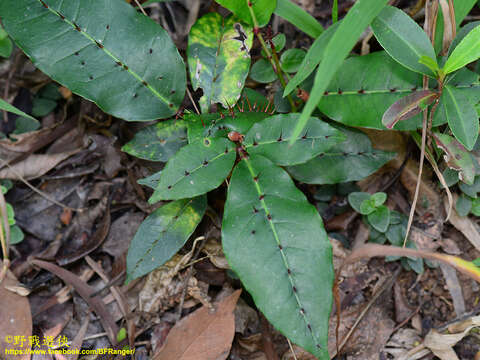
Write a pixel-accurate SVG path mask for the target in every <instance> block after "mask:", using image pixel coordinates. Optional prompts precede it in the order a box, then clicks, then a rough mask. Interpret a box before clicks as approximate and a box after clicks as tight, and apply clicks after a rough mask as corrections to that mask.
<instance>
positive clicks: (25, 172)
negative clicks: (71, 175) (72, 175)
mask: <svg viewBox="0 0 480 360" xmlns="http://www.w3.org/2000/svg"><path fill="white" fill-rule="evenodd" d="M79 151H80V149H76V150H72V151H67V152H63V153H59V154H49V155H36V154H31V155H29V156H28V157H27V158H26V159H25V160H23V161H20V162H18V163H16V164H14V165H12V166H11V167H7V168H4V169H2V170H0V179H11V180H21V178H24V179H27V180H31V179H35V178H37V177H39V176H42V175H43V174H46V173H47V172H49V171H50V170H51V169H53V168H54V167H55V166H57V165H58V164H59V163H61V162H62V161H63V160H65V159H67V158H69V157H70V156H72V155H74V154H76V153H77V152H79Z"/></svg>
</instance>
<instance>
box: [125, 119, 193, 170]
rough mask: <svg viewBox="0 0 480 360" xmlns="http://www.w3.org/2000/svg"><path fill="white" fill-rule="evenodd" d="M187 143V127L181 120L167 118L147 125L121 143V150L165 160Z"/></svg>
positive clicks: (142, 157) (139, 156) (151, 159)
mask: <svg viewBox="0 0 480 360" xmlns="http://www.w3.org/2000/svg"><path fill="white" fill-rule="evenodd" d="M186 144H187V127H186V125H185V122H184V121H183V120H167V121H162V122H159V123H156V124H153V125H149V126H147V127H145V128H143V129H141V130H140V131H139V132H137V133H136V134H135V137H134V138H133V139H132V140H131V141H129V142H128V143H127V144H125V145H123V147H122V151H125V152H126V153H128V154H130V155H132V156H135V157H138V158H141V159H145V160H150V161H163V162H167V161H168V159H170V158H171V157H172V156H173V155H175V153H176V152H177V151H178V150H179V149H180V148H181V147H182V146H184V145H186Z"/></svg>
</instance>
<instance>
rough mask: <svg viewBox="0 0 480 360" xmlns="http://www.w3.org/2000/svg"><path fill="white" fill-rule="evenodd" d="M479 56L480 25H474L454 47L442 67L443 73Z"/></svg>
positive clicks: (462, 65) (456, 68)
mask: <svg viewBox="0 0 480 360" xmlns="http://www.w3.org/2000/svg"><path fill="white" fill-rule="evenodd" d="M478 58H480V25H478V26H476V27H475V28H473V29H472V30H470V32H469V33H468V34H467V35H466V36H465V37H464V38H463V39H462V40H461V41H460V43H459V44H458V45H457V46H456V47H455V49H454V50H453V51H452V53H451V54H450V56H449V57H448V59H447V62H446V63H445V66H444V67H443V71H444V72H445V74H448V73H451V72H452V71H455V70H458V69H460V68H461V67H464V66H465V65H467V64H469V63H471V62H472V61H475V60H477V59H478Z"/></svg>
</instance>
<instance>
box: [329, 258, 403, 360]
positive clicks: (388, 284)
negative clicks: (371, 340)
mask: <svg viewBox="0 0 480 360" xmlns="http://www.w3.org/2000/svg"><path fill="white" fill-rule="evenodd" d="M401 269H402V268H401V267H398V268H397V270H395V272H394V273H393V276H391V277H390V278H388V279H387V280H385V282H384V283H383V284H382V286H381V287H380V289H379V290H378V291H377V293H376V294H375V295H374V296H373V297H372V298H371V299H370V301H369V302H368V304H367V305H366V306H365V307H364V308H363V310H362V311H361V313H360V315H358V317H357V319H356V320H355V323H354V324H353V325H352V327H351V328H350V330H349V331H348V333H347V335H345V337H344V338H343V340H342V342H341V343H340V345H339V346H338V351H336V352H335V353H334V354H333V355H332V357H331V358H333V357H335V356H336V355H337V354H338V353H340V351H341V350H342V348H343V347H344V346H345V344H346V343H347V341H348V339H350V336H352V334H353V332H354V331H355V330H356V328H357V326H358V324H360V321H362V319H363V317H364V316H365V315H366V314H367V312H368V310H369V309H370V308H371V307H372V305H373V304H374V303H375V301H376V300H377V299H378V298H379V297H380V295H381V294H383V292H384V291H386V290H387V289H389V288H390V287H391V286H392V285H393V283H394V282H395V280H396V279H397V276H398V274H400V271H401ZM337 311H339V312H340V309H337Z"/></svg>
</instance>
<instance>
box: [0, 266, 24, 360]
mask: <svg viewBox="0 0 480 360" xmlns="http://www.w3.org/2000/svg"><path fill="white" fill-rule="evenodd" d="M1 267H2V261H0V268H1ZM18 286H19V282H18V281H17V279H16V278H15V276H13V274H12V273H11V272H10V270H9V271H8V272H7V275H6V276H5V278H4V279H3V281H2V283H1V284H0V299H2V300H1V304H2V305H1V306H0V354H1V356H3V355H4V354H5V353H6V350H7V349H17V350H20V349H26V348H29V347H30V346H29V342H28V337H29V336H31V335H32V314H31V312H30V304H29V302H28V298H26V297H25V296H21V295H19V294H18V293H16V292H14V291H11V290H8V289H9V288H16V287H18ZM15 336H17V337H18V336H20V337H23V338H17V341H18V339H26V340H24V341H23V343H22V344H20V342H21V341H18V342H17V344H15ZM1 356H0V357H1ZM13 357H15V359H19V360H21V359H29V358H30V356H28V355H20V356H12V358H13Z"/></svg>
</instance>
